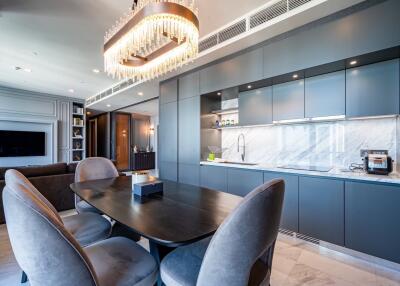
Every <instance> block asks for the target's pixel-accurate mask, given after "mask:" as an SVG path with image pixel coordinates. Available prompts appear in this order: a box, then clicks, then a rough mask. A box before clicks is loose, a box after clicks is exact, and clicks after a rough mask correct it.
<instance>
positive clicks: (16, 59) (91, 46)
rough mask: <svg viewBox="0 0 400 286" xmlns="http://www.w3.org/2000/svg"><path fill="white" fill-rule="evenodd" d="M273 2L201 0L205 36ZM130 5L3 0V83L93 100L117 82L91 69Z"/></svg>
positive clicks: (102, 0)
mask: <svg viewBox="0 0 400 286" xmlns="http://www.w3.org/2000/svg"><path fill="white" fill-rule="evenodd" d="M268 1H269V0H246V1H242V0H218V1H215V0H198V1H197V3H198V6H199V18H200V23H201V28H200V34H201V36H203V35H206V34H208V33H210V32H212V31H213V30H215V29H217V28H219V27H220V26H222V25H224V24H226V23H229V22H231V21H232V20H234V19H235V18H237V17H239V16H241V15H243V14H245V13H247V12H249V11H251V10H253V9H255V8H256V7H258V6H260V5H262V4H265V3H267V2H268ZM131 3H132V1H131V0H119V1H114V0H29V1H27V0H0V42H1V45H0V86H7V87H13V88H20V89H26V90H31V91H37V92H44V93H50V94H56V95H63V96H73V97H80V98H88V97H90V96H92V95H94V94H96V93H98V92H100V91H102V90H104V89H106V88H107V87H109V86H111V85H113V84H115V83H116V82H117V81H116V80H113V79H112V78H110V77H108V76H107V75H105V74H104V73H99V74H95V73H93V72H92V69H99V70H102V68H103V56H102V45H103V36H104V33H105V31H106V30H107V29H108V28H110V27H111V26H112V25H113V24H114V23H115V20H116V19H118V18H119V17H120V16H121V15H122V13H124V12H125V11H126V9H128V8H129V7H130V6H131ZM15 66H19V67H22V68H28V69H31V70H32V72H30V73H28V72H25V71H23V70H19V71H16V70H14V67H15ZM70 89H73V90H74V93H70V92H69V90H70Z"/></svg>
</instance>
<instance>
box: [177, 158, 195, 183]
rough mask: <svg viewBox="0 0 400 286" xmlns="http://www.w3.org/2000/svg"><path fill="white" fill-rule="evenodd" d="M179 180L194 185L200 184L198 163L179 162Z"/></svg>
mask: <svg viewBox="0 0 400 286" xmlns="http://www.w3.org/2000/svg"><path fill="white" fill-rule="evenodd" d="M178 177H179V182H180V183H184V184H189V185H194V186H199V185H200V165H199V164H197V165H194V164H182V163H179V176H178Z"/></svg>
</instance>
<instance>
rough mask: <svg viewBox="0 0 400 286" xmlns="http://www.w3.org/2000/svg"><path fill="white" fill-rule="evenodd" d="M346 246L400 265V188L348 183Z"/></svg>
mask: <svg viewBox="0 0 400 286" xmlns="http://www.w3.org/2000/svg"><path fill="white" fill-rule="evenodd" d="M345 189H346V191H345V192H346V195H345V200H346V208H345V211H346V215H345V226H346V228H345V246H346V247H347V248H351V249H354V250H357V251H361V252H364V253H367V254H370V255H374V256H377V257H380V258H383V259H387V260H391V261H393V262H396V263H400V243H399V242H400V224H399V219H400V187H397V186H392V185H380V184H370V183H359V182H346V184H345Z"/></svg>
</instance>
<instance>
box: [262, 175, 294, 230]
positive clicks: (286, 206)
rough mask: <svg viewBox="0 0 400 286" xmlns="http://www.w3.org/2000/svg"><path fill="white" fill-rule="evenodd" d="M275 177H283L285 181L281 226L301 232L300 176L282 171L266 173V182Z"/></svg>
mask: <svg viewBox="0 0 400 286" xmlns="http://www.w3.org/2000/svg"><path fill="white" fill-rule="evenodd" d="M273 179H283V180H284V181H285V198H284V201H283V210H282V218H281V225H280V227H281V228H282V229H286V230H291V231H294V232H299V177H298V176H296V175H288V174H282V173H273V172H266V173H264V182H267V181H270V180H273Z"/></svg>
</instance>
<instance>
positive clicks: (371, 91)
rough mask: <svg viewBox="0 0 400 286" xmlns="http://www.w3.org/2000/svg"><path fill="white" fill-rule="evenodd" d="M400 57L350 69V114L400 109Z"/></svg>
mask: <svg viewBox="0 0 400 286" xmlns="http://www.w3.org/2000/svg"><path fill="white" fill-rule="evenodd" d="M399 80H400V79H399V59H395V60H390V61H386V62H380V63H376V64H371V65H367V66H361V67H356V68H352V69H348V70H347V71H346V115H347V117H361V116H378V115H391V114H398V113H399Z"/></svg>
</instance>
